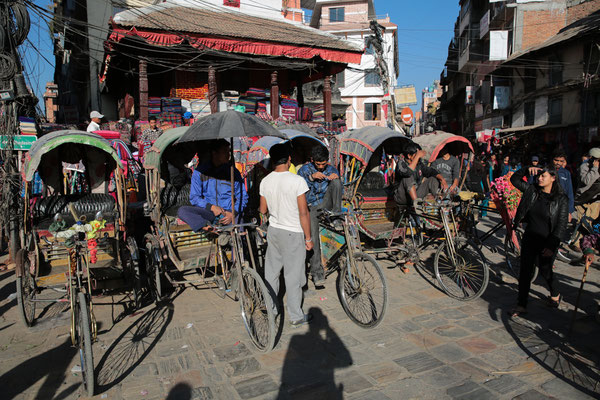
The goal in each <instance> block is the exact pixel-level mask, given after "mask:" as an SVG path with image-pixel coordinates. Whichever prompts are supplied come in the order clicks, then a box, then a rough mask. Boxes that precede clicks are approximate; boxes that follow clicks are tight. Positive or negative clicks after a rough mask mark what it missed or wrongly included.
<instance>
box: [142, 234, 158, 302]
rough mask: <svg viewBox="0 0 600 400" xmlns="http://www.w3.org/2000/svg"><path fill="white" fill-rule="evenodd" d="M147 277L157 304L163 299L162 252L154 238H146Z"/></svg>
mask: <svg viewBox="0 0 600 400" xmlns="http://www.w3.org/2000/svg"><path fill="white" fill-rule="evenodd" d="M146 276H147V278H148V284H149V287H150V291H151V292H152V297H153V298H154V301H155V302H157V303H158V302H159V301H160V300H161V299H162V282H161V270H160V251H159V249H158V244H157V243H155V239H154V238H153V237H147V238H146Z"/></svg>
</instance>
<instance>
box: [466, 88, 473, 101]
mask: <svg viewBox="0 0 600 400" xmlns="http://www.w3.org/2000/svg"><path fill="white" fill-rule="evenodd" d="M465 92H466V98H465V104H475V86H467V87H466V89H465Z"/></svg>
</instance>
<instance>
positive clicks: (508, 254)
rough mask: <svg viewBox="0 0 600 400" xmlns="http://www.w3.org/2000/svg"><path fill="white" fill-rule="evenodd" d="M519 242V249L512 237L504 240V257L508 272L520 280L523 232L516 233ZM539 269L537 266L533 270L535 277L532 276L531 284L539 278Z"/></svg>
mask: <svg viewBox="0 0 600 400" xmlns="http://www.w3.org/2000/svg"><path fill="white" fill-rule="evenodd" d="M515 234H516V235H517V242H518V243H519V248H517V246H515V244H514V243H513V241H512V240H510V237H508V236H507V237H506V238H504V257H505V259H506V266H507V267H508V272H509V273H510V274H511V275H512V276H513V277H514V278H515V279H517V280H518V279H519V275H520V273H521V249H520V247H521V238H522V235H521V232H519V231H516V232H515ZM538 272H539V271H538V267H537V265H536V266H535V267H534V269H533V275H532V276H531V282H533V281H535V279H536V278H537V276H538Z"/></svg>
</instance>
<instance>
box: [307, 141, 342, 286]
mask: <svg viewBox="0 0 600 400" xmlns="http://www.w3.org/2000/svg"><path fill="white" fill-rule="evenodd" d="M328 160H329V151H328V150H327V148H325V147H324V146H315V147H313V149H312V152H311V162H309V163H306V164H304V166H303V167H302V168H300V170H299V171H298V175H300V176H301V177H303V178H304V180H305V181H306V184H307V185H308V189H309V191H308V192H307V193H306V201H307V203H308V209H309V211H310V231H311V238H312V239H313V241H314V247H313V250H312V255H311V257H310V274H311V275H312V278H313V283H314V284H315V286H324V285H325V270H324V268H323V265H322V264H321V240H320V237H321V235H320V233H319V215H320V214H321V212H322V210H328V211H333V212H340V211H341V210H342V190H343V187H342V181H341V180H340V173H339V172H338V170H337V168H335V167H334V166H333V165H331V164H329V162H328Z"/></svg>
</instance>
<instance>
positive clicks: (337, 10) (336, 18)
mask: <svg viewBox="0 0 600 400" xmlns="http://www.w3.org/2000/svg"><path fill="white" fill-rule="evenodd" d="M329 22H344V7H334V8H330V9H329Z"/></svg>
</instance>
